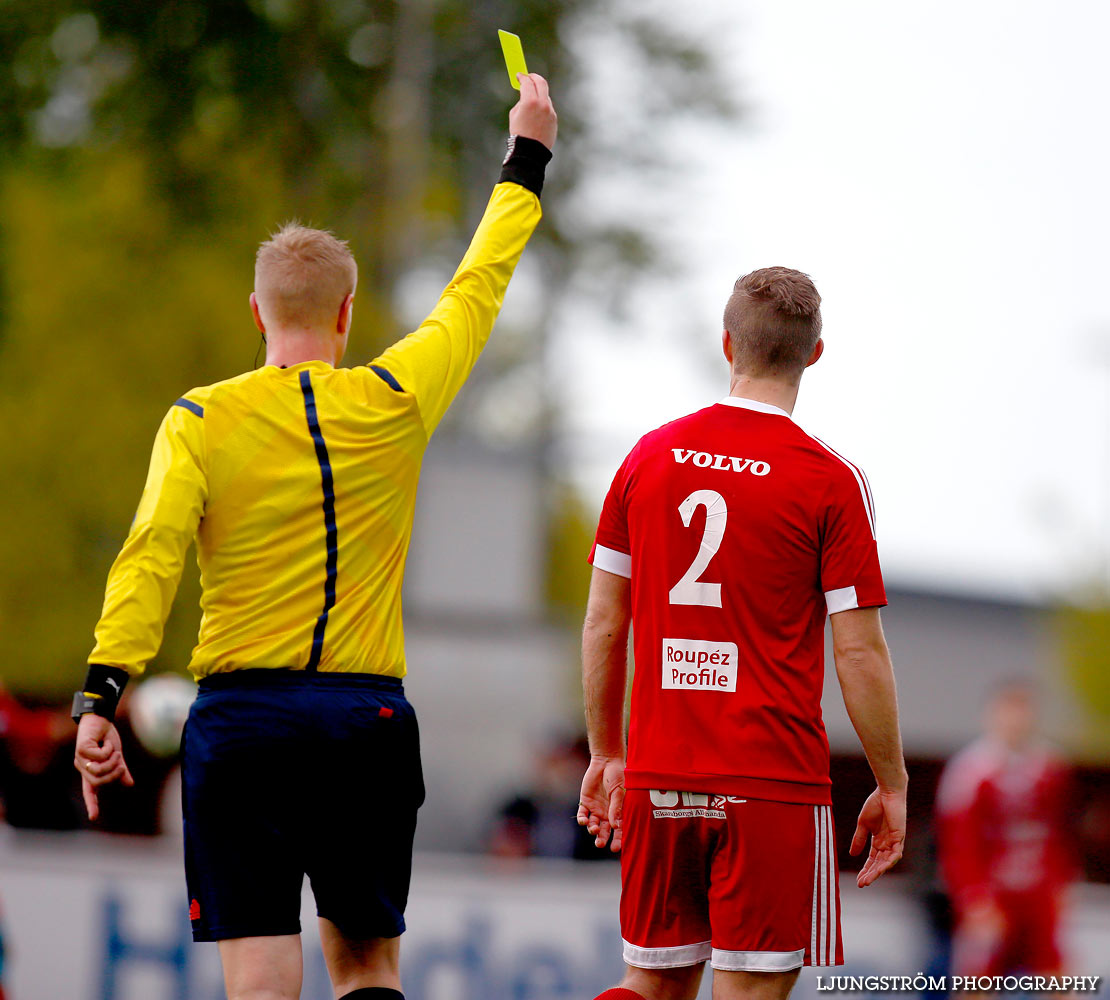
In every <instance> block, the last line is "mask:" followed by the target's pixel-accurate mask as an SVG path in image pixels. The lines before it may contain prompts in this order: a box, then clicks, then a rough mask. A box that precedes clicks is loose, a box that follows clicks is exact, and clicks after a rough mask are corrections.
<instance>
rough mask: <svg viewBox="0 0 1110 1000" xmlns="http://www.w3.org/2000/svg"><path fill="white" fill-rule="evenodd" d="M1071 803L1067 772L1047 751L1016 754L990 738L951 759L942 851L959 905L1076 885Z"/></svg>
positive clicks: (943, 795) (943, 785)
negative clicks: (1000, 896)
mask: <svg viewBox="0 0 1110 1000" xmlns="http://www.w3.org/2000/svg"><path fill="white" fill-rule="evenodd" d="M1071 798H1072V794H1071V773H1070V771H1069V769H1068V766H1067V764H1066V763H1065V762H1064V760H1063V759H1062V758H1061V757H1060V756H1059V755H1058V754H1057V753H1056V752H1055V751H1054V750H1052V749H1051V748H1050V747H1048V746H1045V745H1040V744H1038V745H1036V746H1032V747H1029V748H1027V749H1026V750H1025V751H1022V752H1014V751H1007V749H1006V748H1005V747H1004V746H1002V745H1001V744H999V743H997V742H995V741H993V740H991V739H989V738H985V737H984V738H983V739H979V740H976V741H975V742H974V743H972V744H971V745H970V746H968V747H965V748H964V749H963V750H962V751H960V753H958V754H957V755H956V756H955V757H953V758H952V760H950V761H949V762H948V765H947V766H946V767H945V769H944V773H943V775H942V776H941V780H940V786H939V788H938V789H937V820H938V822H937V840H938V845H937V846H938V848H939V856H940V863H941V871H942V872H943V874H944V878H945V882H946V883H947V885H948V891H949V892H950V893H951V895H952V897H953V898H954V900H955V902H956V905H957V907H958V908H959V909H961V910H963V909H966V908H967V907H970V906H972V905H973V904H975V903H977V902H980V901H983V900H984V899H988V900H989V899H993V898H995V897H996V895H997V894H999V893H1010V894H1014V893H1026V892H1028V893H1035V894H1044V893H1045V892H1047V893H1048V894H1049V895H1051V894H1052V893H1055V892H1056V891H1057V890H1059V889H1060V888H1061V887H1062V886H1065V885H1067V883H1068V882H1070V881H1072V879H1074V878H1075V876H1076V870H1077V867H1078V866H1077V861H1076V855H1077V851H1076V849H1075V842H1074V837H1073V835H1072V830H1071V823H1070V821H1069V809H1070V807H1071V805H1072V802H1071Z"/></svg>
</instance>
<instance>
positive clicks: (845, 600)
mask: <svg viewBox="0 0 1110 1000" xmlns="http://www.w3.org/2000/svg"><path fill="white" fill-rule="evenodd" d="M595 562H596V560H595ZM825 603H826V604H827V605H828V608H829V614H830V615H835V614H836V613H837V612H838V611H851V610H852V609H853V608H858V607H859V598H858V597H856V588H855V587H841V588H840V589H839V590H826V591H825Z"/></svg>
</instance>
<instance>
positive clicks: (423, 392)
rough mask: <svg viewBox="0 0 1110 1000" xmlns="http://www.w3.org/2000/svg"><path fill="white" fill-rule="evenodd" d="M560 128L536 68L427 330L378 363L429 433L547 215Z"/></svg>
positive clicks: (512, 116)
mask: <svg viewBox="0 0 1110 1000" xmlns="http://www.w3.org/2000/svg"><path fill="white" fill-rule="evenodd" d="M556 129H557V120H556V116H555V109H554V107H553V106H552V104H551V99H550V97H548V93H547V81H546V80H544V78H543V77H542V76H539V75H538V74H536V73H532V74H529V75H526V76H522V77H521V87H520V100H519V101H518V102H517V104H516V106H515V107H514V108H513V110H512V111H511V112H510V113H509V131H510V135H511V139H510V149H509V155H508V156H507V157H506V159H505V162H504V164H503V166H502V172H501V179H500V181H499V182H498V184H497V186H496V187H495V188H494V189H493V195H492V196H491V198H490V201H489V204H488V205H487V207H486V211H485V214H484V215H483V216H482V221H481V222H480V223H479V224H478V229H477V231H476V232H475V234H474V238H473V239H472V240H471V243H470V248H469V249H468V250H467V252H466V255H465V256H464V257H463V260H462V263H461V264H460V265H459V269H458V270H457V271H456V272H455V276H454V277H453V278H452V279H451V283H450V284H449V285H448V286H447V288H446V289H445V290H444V292H443V294H442V295H441V296H440V299H439V302H438V303H437V304H436V307H435V309H433V310H432V312H431V314H430V315H429V316H428V318H427V319H426V320H424V322H423V323H421V324H420V327H419V328H418V329H417V330H416V331H414V332H413V333H411V334H409V335H408V336H407V337H405V338H404V339H403V340H401V341H398V342H397V343H396V344H394V345H393V346H392V347H390V348H389V349H388V350H386V351H385V352H384V353H383V354H382V355H381V356H379V357H378V358H376V359H374V361H373V362H371V365H370V367H371V368H372V369H373V370H374V371H376V372H377V373H378V375H380V376H381V377H382V378H383V379H385V380H386V381H387V382H388V383H389V384H390V385H391V386H392V387H393V388H394V389H395V390H397V391H398V392H407V393H411V394H412V395H413V396H414V397H415V399H416V404H417V408H418V409H419V411H420V417H421V420H422V422H423V424H424V429H425V431H426V432H427V434H428V435H429V436H430V435H431V434H432V432H433V431H434V430H435V428H436V427H437V425H438V424H439V422H440V420H442V419H443V415H444V414H445V413H446V412H447V408H448V406H450V405H451V402H452V400H453V399H454V398H455V396H456V394H457V393H458V391H459V389H461V388H462V385H463V383H464V382H465V381H466V379H467V376H468V375H469V374H470V372H471V369H473V367H474V364H475V362H476V361H477V360H478V356H479V355H480V354H481V352H482V348H483V347H485V344H486V341H487V340H488V339H489V335H490V331H491V330H492V329H493V323H494V320H496V319H497V314H498V313H499V312H500V311H501V303H502V302H503V301H504V298H505V289H506V288H507V287H508V284H509V279H510V278H511V277H512V276H513V271H514V270H515V268H516V265H517V262H518V261H519V260H520V255H521V254H522V253H523V251H524V246H525V244H526V243H527V242H528V239H529V237H530V236H531V235H532V232H533V230H534V229H535V228H536V225H537V223H538V222H539V220H540V214H541V213H540V192H541V190H542V189H543V177H544V168H545V167H546V165H547V162H548V160H550V159H551V148H552V146H553V145H554V143H555V134H556Z"/></svg>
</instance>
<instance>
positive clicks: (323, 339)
mask: <svg viewBox="0 0 1110 1000" xmlns="http://www.w3.org/2000/svg"><path fill="white" fill-rule="evenodd" d="M337 339H338V338H337V337H336V336H335V334H331V333H323V334H322V333H320V332H319V331H316V330H281V331H277V330H274V331H272V332H271V333H270V335H269V337H268V338H267V341H266V364H268V365H277V366H278V367H279V368H288V367H289V366H290V365H299V364H302V363H304V362H305V361H326V362H327V363H328V364H329V365H331V366H332V367H334V366H335V365H337V364H339V360H340V359H339V344H338V343H337Z"/></svg>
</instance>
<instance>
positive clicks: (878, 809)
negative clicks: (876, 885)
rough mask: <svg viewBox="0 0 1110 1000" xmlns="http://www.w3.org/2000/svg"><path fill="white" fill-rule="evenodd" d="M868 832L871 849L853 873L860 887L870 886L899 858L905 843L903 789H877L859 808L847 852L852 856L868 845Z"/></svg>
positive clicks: (904, 795)
mask: <svg viewBox="0 0 1110 1000" xmlns="http://www.w3.org/2000/svg"><path fill="white" fill-rule="evenodd" d="M868 834H871V852H870V853H869V854H868V856H867V861H866V863H865V864H864V866H863V869H862V870H861V871H860V873H859V875H858V876H856V885H858V886H859V887H860V888H861V889H862V888H864V886H868V885H870V884H871V883H872V882H874V881H875V879H877V878H878V877H879V876H880V875H882V874H883V873H884V872H887V871H889V870H890V869H891V868H893V867H894V866H895V865H896V864H897V863H898V861H899V859H901V857H902V848H903V846H904V845H905V843H906V790H905V789H904V788H903V789H901V790H896V789H885V788H876V789H875V791H873V792H872V793H871V794H870V795H869V796H868V797H867V801H866V802H864V804H863V808H862V809H861V810H860V814H859V821H858V822H857V823H856V832H855V834H854V835H853V837H852V846H851V847H849V848H848V853H849V854H851V855H852V856H853V857H854V856H855V855H857V854H859V853H860V851H862V850H863V848H864V846H865V845H866V844H867V835H868Z"/></svg>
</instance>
